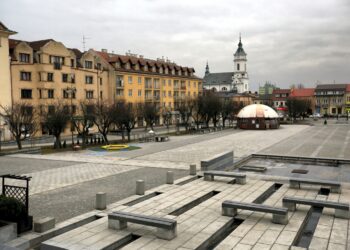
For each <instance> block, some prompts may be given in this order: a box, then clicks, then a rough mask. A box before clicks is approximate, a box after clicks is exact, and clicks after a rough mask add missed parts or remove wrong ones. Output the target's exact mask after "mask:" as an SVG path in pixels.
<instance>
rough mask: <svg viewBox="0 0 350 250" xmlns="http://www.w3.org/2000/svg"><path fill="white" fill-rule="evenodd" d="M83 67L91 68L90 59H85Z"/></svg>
mask: <svg viewBox="0 0 350 250" xmlns="http://www.w3.org/2000/svg"><path fill="white" fill-rule="evenodd" d="M85 68H86V69H92V61H85Z"/></svg>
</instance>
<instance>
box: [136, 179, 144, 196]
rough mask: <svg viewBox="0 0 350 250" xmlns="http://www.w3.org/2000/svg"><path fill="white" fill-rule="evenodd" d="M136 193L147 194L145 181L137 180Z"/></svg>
mask: <svg viewBox="0 0 350 250" xmlns="http://www.w3.org/2000/svg"><path fill="white" fill-rule="evenodd" d="M136 194H138V195H144V194H145V181H144V180H137V181H136Z"/></svg>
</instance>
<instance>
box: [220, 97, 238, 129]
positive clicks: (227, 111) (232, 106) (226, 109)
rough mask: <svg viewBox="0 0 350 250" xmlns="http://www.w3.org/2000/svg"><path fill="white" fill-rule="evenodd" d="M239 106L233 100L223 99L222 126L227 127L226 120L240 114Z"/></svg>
mask: <svg viewBox="0 0 350 250" xmlns="http://www.w3.org/2000/svg"><path fill="white" fill-rule="evenodd" d="M238 110H239V105H238V103H237V102H234V101H233V100H232V99H223V100H222V111H221V116H222V126H223V127H225V123H226V120H230V119H232V117H234V115H235V114H236V113H237V112H238Z"/></svg>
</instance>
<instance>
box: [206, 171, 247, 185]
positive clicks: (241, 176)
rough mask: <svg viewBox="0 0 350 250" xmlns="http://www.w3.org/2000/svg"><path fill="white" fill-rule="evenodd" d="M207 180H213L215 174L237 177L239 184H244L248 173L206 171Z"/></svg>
mask: <svg viewBox="0 0 350 250" xmlns="http://www.w3.org/2000/svg"><path fill="white" fill-rule="evenodd" d="M203 175H204V180H205V181H213V180H214V176H223V177H232V178H235V179H236V183H237V184H241V185H244V184H245V183H246V182H247V180H246V175H245V174H241V173H234V172H225V171H205V172H203Z"/></svg>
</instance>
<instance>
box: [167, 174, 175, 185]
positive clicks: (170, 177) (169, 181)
mask: <svg viewBox="0 0 350 250" xmlns="http://www.w3.org/2000/svg"><path fill="white" fill-rule="evenodd" d="M166 184H174V172H173V171H168V172H166Z"/></svg>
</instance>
